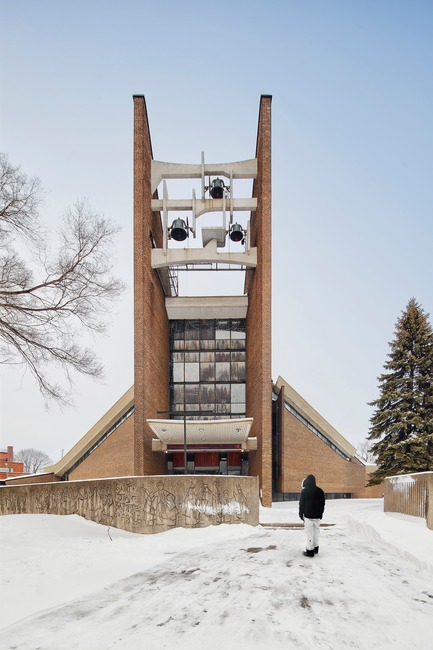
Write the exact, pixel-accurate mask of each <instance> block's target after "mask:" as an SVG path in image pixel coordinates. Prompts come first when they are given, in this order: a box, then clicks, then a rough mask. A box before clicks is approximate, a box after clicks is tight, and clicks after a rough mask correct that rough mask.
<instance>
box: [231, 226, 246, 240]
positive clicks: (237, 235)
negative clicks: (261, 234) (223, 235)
mask: <svg viewBox="0 0 433 650" xmlns="http://www.w3.org/2000/svg"><path fill="white" fill-rule="evenodd" d="M243 238H244V231H243V230H242V226H241V225H240V224H238V223H234V224H233V226H232V227H231V229H230V239H231V240H232V241H234V242H239V241H242V239H243Z"/></svg>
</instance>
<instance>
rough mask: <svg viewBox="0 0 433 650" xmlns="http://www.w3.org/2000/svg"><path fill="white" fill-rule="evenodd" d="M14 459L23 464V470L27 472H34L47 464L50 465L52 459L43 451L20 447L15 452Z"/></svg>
mask: <svg viewBox="0 0 433 650" xmlns="http://www.w3.org/2000/svg"><path fill="white" fill-rule="evenodd" d="M15 460H16V461H17V462H18V463H23V464H24V471H25V472H27V473H28V474H35V472H38V471H39V470H40V469H43V468H44V467H46V466H47V465H52V464H53V461H52V460H51V458H50V457H49V456H48V454H46V453H45V452H44V451H39V450H38V449H33V448H30V449H21V450H20V451H19V452H17V453H16V454H15Z"/></svg>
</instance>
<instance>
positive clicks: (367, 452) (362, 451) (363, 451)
mask: <svg viewBox="0 0 433 650" xmlns="http://www.w3.org/2000/svg"><path fill="white" fill-rule="evenodd" d="M372 446H373V443H371V442H369V441H368V440H364V441H363V442H360V443H359V445H358V448H357V450H356V455H357V456H358V458H360V459H361V460H363V461H364V462H365V463H371V464H374V463H375V462H376V456H375V454H374V453H373V451H372V450H371V448H372Z"/></svg>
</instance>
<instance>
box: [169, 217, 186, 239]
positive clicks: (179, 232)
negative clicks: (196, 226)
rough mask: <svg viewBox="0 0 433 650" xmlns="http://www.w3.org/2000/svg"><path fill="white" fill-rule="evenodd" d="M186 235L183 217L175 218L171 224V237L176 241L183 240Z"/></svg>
mask: <svg viewBox="0 0 433 650" xmlns="http://www.w3.org/2000/svg"><path fill="white" fill-rule="evenodd" d="M187 237H188V231H187V229H186V223H185V221H184V220H183V219H175V220H174V221H173V223H172V225H171V238H172V239H175V240H176V241H185V239H186V238H187Z"/></svg>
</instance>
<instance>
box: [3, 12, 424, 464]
mask: <svg viewBox="0 0 433 650" xmlns="http://www.w3.org/2000/svg"><path fill="white" fill-rule="evenodd" d="M0 10H1V32H2V34H1V39H0V61H1V89H0V90H1V104H0V111H1V112H0V120H1V130H0V149H1V150H2V151H4V152H5V153H7V154H8V156H9V158H10V161H11V162H12V163H13V164H14V165H21V167H22V169H23V171H25V172H26V173H28V174H29V175H31V176H38V177H39V178H40V179H41V182H42V184H43V186H44V188H45V192H46V194H45V206H44V209H43V213H42V216H43V219H44V221H45V223H46V224H47V225H48V227H49V228H50V229H51V230H52V231H55V229H56V225H57V220H58V218H59V216H60V215H61V214H62V213H63V212H65V211H66V210H67V209H68V207H70V206H71V205H72V204H73V203H74V201H75V200H76V199H78V198H83V197H87V199H88V200H89V202H90V203H91V205H92V207H93V208H94V209H95V210H96V211H98V212H101V213H103V214H105V215H106V216H107V217H109V218H110V219H112V220H113V221H115V222H116V223H117V224H119V225H120V226H121V227H122V231H121V234H120V236H119V237H118V239H117V242H116V271H117V273H118V274H119V275H120V276H121V277H122V278H123V280H124V281H125V283H126V284H127V290H126V292H125V294H124V296H123V298H122V299H121V300H120V301H119V303H118V304H117V305H116V307H115V309H114V311H113V314H112V315H111V326H110V328H109V330H108V333H107V336H106V337H105V338H103V339H100V340H98V341H96V342H95V347H96V349H97V350H98V352H99V354H100V356H101V358H102V360H103V362H104V365H105V379H104V381H103V382H101V383H94V382H93V381H91V380H88V379H83V378H80V377H77V378H76V385H75V392H74V402H75V406H74V408H69V409H64V410H63V411H61V410H60V409H59V408H58V407H57V406H56V405H52V406H51V407H50V409H49V410H48V411H47V410H45V406H44V401H43V399H42V397H41V396H40V394H39V391H38V389H37V387H36V385H35V383H34V381H33V379H32V377H31V376H30V374H29V373H25V374H24V376H23V373H22V371H18V370H16V369H15V370H14V369H11V368H4V367H3V368H2V375H3V376H2V380H3V381H2V387H1V391H2V401H1V429H0V434H1V443H0V444H1V447H6V446H7V445H13V446H14V448H15V451H18V450H19V449H21V448H23V447H36V448H37V449H41V450H43V451H45V452H46V453H48V454H49V455H50V456H51V457H52V459H53V461H56V460H58V459H59V458H60V456H61V454H62V451H63V452H65V453H66V451H68V449H70V447H71V446H72V445H73V444H75V443H76V442H77V441H78V440H79V439H80V438H81V436H82V435H84V434H85V433H86V432H87V430H88V429H89V428H90V427H91V426H92V425H93V424H94V423H95V422H96V421H97V420H98V419H99V418H100V417H101V416H102V415H103V414H104V413H105V411H106V410H107V409H108V408H109V407H110V406H111V405H112V404H113V403H114V401H116V400H117V399H118V398H119V397H120V396H121V395H122V394H123V393H124V392H125V391H126V390H127V389H128V388H129V387H130V386H131V385H132V384H133V340H132V336H133V331H132V146H133V139H132V135H133V105H132V95H133V94H143V95H145V97H146V102H147V108H148V114H149V122H150V128H151V135H152V144H153V153H154V157H155V158H156V159H158V160H167V161H170V162H191V163H198V162H200V155H201V151H204V152H205V157H206V161H207V162H225V161H232V160H244V159H247V158H252V157H254V154H255V144H256V131H257V117H258V107H259V100H260V95H261V94H271V95H272V96H273V103H272V110H273V124H272V128H273V159H272V165H273V217H272V218H273V232H274V236H273V294H272V299H273V372H272V374H273V379H274V380H276V379H277V377H278V375H282V376H283V377H284V378H285V379H286V380H287V382H288V383H289V384H291V385H292V386H293V387H294V388H295V390H297V391H298V392H299V393H300V394H301V395H302V396H303V397H304V398H305V399H306V400H307V401H309V402H310V403H311V404H312V406H313V407H315V408H316V409H317V410H318V411H319V412H320V413H321V415H322V416H323V417H325V418H326V419H327V420H328V421H329V422H330V423H331V424H332V425H333V426H334V427H335V428H336V429H337V430H338V431H339V432H340V433H341V434H342V435H344V436H345V437H346V438H347V439H348V440H349V441H350V442H351V443H352V444H354V445H355V446H356V445H357V444H358V443H359V442H362V441H363V440H364V439H365V436H366V434H367V432H368V428H369V418H370V416H371V413H372V410H371V408H370V407H369V406H368V405H367V402H369V401H371V400H373V399H375V398H376V397H377V396H378V389H377V376H378V375H379V374H380V373H381V371H382V369H383V364H384V362H385V360H386V355H387V353H388V350H389V348H388V342H389V341H391V340H392V338H393V336H394V326H395V322H396V320H397V318H398V317H399V315H400V313H401V311H402V310H403V309H404V308H405V307H406V305H407V303H408V301H409V299H410V298H411V297H415V298H416V299H417V300H418V302H419V303H420V304H421V306H422V307H423V308H424V310H425V311H426V312H428V313H433V282H432V280H433V255H432V240H433V215H432V206H433V182H432V179H433V174H432V171H433V128H432V119H433V118H432V115H433V84H432V82H433V72H432V71H433V38H432V34H433V3H432V2H431V0H410V1H409V0H407V1H399V0H365V1H364V2H347V1H344V0H327V1H325V0H322V1H319V0H310V1H305V0H278V1H276V0H273V1H272V0H269V2H266V3H264V2H256V1H254V0H248V1H246V0H245V1H244V0H232V1H230V2H227V1H226V0H222V1H221V2H218V3H214V4H209V3H203V2H197V1H195V0H194V1H188V0H186V1H185V2H182V3H180V2H168V1H167V0H158V2H146V0H141V1H133V0H122V1H119V2H113V1H111V2H110V1H102V0H94V1H90V0H87V1H86V2H84V1H83V0H76V1H75V2H74V3H71V2H65V1H59V0H56V1H54V0H53V1H48V0H39V1H38V2H34V1H32V0H0ZM430 322H431V319H430Z"/></svg>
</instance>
